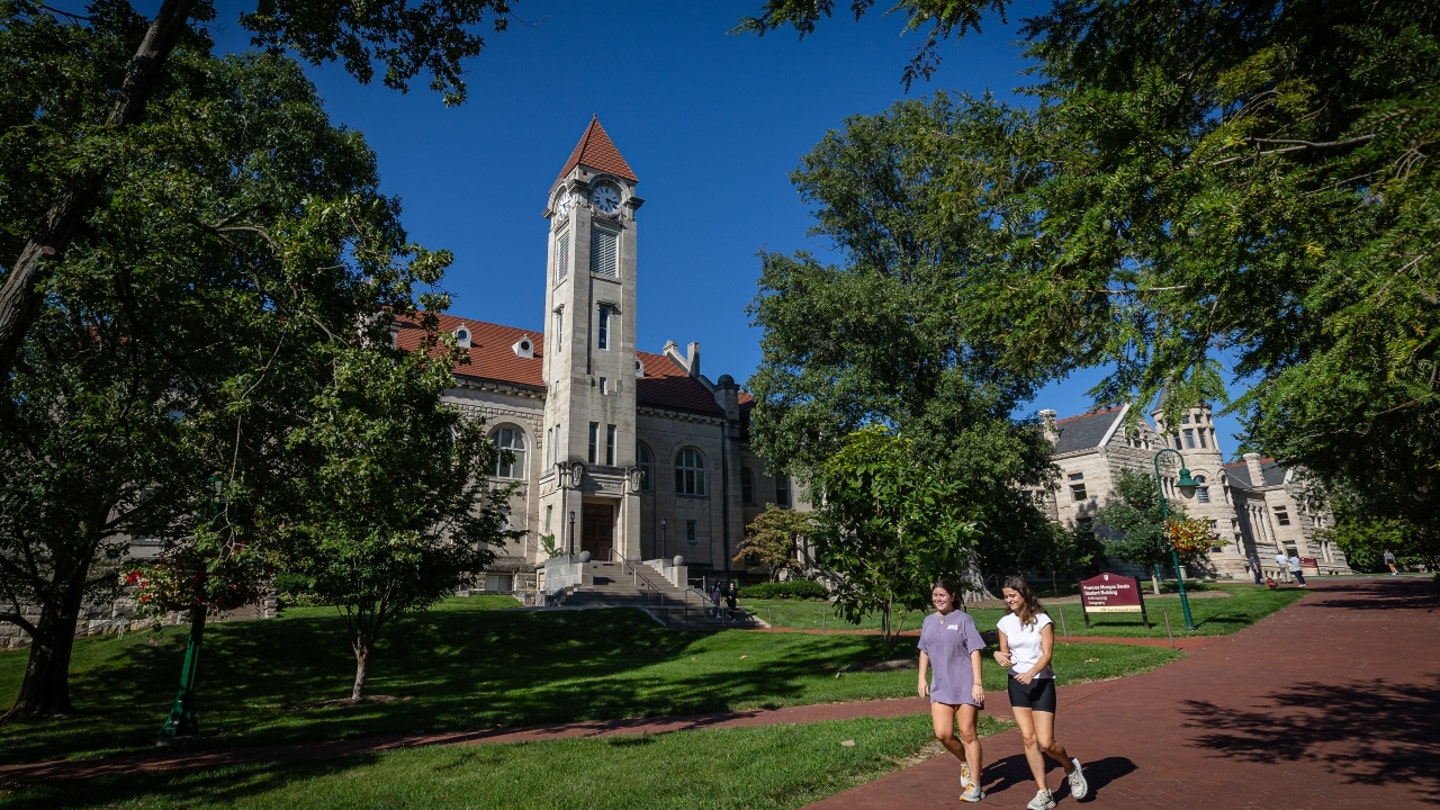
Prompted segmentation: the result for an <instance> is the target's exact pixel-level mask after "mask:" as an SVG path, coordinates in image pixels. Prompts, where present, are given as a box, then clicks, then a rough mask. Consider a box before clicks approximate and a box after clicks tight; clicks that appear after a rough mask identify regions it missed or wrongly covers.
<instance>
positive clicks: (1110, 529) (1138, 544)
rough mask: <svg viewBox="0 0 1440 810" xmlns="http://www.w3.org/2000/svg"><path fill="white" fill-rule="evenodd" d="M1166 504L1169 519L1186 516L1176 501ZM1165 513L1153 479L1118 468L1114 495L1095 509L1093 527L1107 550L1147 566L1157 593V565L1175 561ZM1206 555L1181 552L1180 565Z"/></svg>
mask: <svg viewBox="0 0 1440 810" xmlns="http://www.w3.org/2000/svg"><path fill="white" fill-rule="evenodd" d="M1166 505H1167V509H1168V512H1169V516H1170V519H1172V520H1183V519H1184V518H1185V512H1184V510H1183V509H1181V507H1180V505H1179V504H1176V503H1169V502H1168V501H1167V504H1166ZM1164 514H1165V513H1164V512H1163V511H1162V510H1161V505H1160V491H1159V488H1158V487H1157V486H1156V485H1155V478H1154V477H1153V476H1150V475H1146V474H1145V473H1142V472H1137V471H1135V470H1123V471H1121V473H1120V477H1119V478H1117V479H1116V480H1115V497H1114V498H1112V499H1111V500H1109V501H1107V502H1106V503H1105V504H1104V505H1103V506H1101V507H1100V508H1099V509H1096V510H1095V525H1096V529H1097V530H1099V532H1100V534H1101V535H1102V536H1103V537H1104V543H1105V551H1106V553H1107V554H1109V555H1110V556H1112V557H1115V558H1117V559H1121V560H1125V561H1127V562H1132V563H1135V564H1136V565H1141V566H1144V567H1145V568H1147V569H1149V571H1150V572H1151V573H1150V581H1151V586H1152V588H1153V589H1154V591H1155V593H1157V594H1158V593H1160V580H1159V578H1158V575H1157V574H1156V573H1155V572H1156V571H1157V570H1158V566H1162V565H1167V566H1168V565H1170V564H1172V563H1173V562H1174V561H1173V560H1172V558H1171V556H1170V552H1171V549H1172V547H1173V546H1172V545H1171V542H1170V537H1169V535H1168V533H1167V532H1166V526H1165V516H1164ZM1206 551H1208V549H1207V550H1206ZM1205 554H1206V552H1205V551H1200V552H1196V553H1183V552H1182V553H1180V554H1179V557H1180V564H1181V565H1193V564H1196V563H1199V562H1200V561H1202V560H1203V559H1204V558H1205Z"/></svg>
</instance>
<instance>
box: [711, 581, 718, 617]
mask: <svg viewBox="0 0 1440 810" xmlns="http://www.w3.org/2000/svg"><path fill="white" fill-rule="evenodd" d="M710 616H711V617H712V618H716V619H718V618H720V580H718V579H717V580H715V584H714V585H712V586H711V587H710Z"/></svg>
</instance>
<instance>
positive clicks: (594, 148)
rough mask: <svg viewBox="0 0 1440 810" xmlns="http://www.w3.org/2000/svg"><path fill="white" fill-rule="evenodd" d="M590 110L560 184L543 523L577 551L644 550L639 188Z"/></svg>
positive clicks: (551, 254) (551, 213) (550, 214)
mask: <svg viewBox="0 0 1440 810" xmlns="http://www.w3.org/2000/svg"><path fill="white" fill-rule="evenodd" d="M637 182H639V181H638V180H637V179H636V177H635V173H634V172H633V171H631V169H630V166H629V164H627V163H626V162H625V158H623V157H621V155H620V151H619V150H618V149H616V148H615V144H614V143H613V142H612V141H611V140H610V136H609V135H607V134H606V132H605V129H604V127H602V126H600V120H599V118H598V117H597V118H592V119H591V120H590V125H589V126H588V127H587V128H586V129H585V134H584V135H582V136H581V137H580V142H579V143H578V144H576V146H575V149H574V151H572V152H571V153H570V158H569V159H568V160H567V161H565V165H564V167H563V168H562V169H561V170H560V176H559V177H558V178H556V180H555V183H554V184H553V185H552V186H551V188H550V196H549V198H548V206H547V207H546V209H545V214H544V215H545V217H546V219H548V220H549V222H550V228H549V234H548V239H549V249H548V259H547V261H546V285H545V310H546V312H545V324H546V327H545V352H544V362H543V368H544V371H543V373H544V377H545V390H546V395H545V417H544V422H545V435H544V438H543V442H544V450H543V452H544V453H545V462H546V464H545V467H544V468H543V469H544V472H543V473H542V477H541V479H540V481H539V484H540V514H541V527H542V532H543V533H546V534H551V535H554V538H555V545H556V546H557V547H558V548H560V549H562V550H563V551H564V552H565V553H567V554H579V553H580V552H582V551H588V552H590V555H591V557H592V558H593V559H596V560H608V559H611V557H612V551H613V552H615V553H617V554H620V555H624V556H625V557H626V558H628V559H632V560H633V559H639V558H640V496H639V493H640V477H639V476H640V473H639V468H637V467H636V466H635V380H636V359H635V314H636V310H635V270H636V260H635V258H636V216H635V215H636V212H637V211H638V210H639V209H640V206H641V204H642V203H643V202H644V201H643V200H641V199H640V198H639V197H637V196H635V185H636V183H637Z"/></svg>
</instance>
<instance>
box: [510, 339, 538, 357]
mask: <svg viewBox="0 0 1440 810" xmlns="http://www.w3.org/2000/svg"><path fill="white" fill-rule="evenodd" d="M510 348H512V349H514V350H515V356H516V357H524V358H527V359H528V358H533V357H534V356H535V344H534V343H533V342H532V341H531V340H530V336H529V335H526V336H524V337H522V338H520V339H519V340H517V341H515V343H514V344H513V345H511V346H510Z"/></svg>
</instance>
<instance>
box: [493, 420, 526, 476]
mask: <svg viewBox="0 0 1440 810" xmlns="http://www.w3.org/2000/svg"><path fill="white" fill-rule="evenodd" d="M490 443H491V444H493V445H495V449H497V450H501V451H504V450H509V451H510V455H509V456H508V457H507V456H505V455H504V453H503V452H502V453H501V455H500V457H499V458H497V459H495V467H494V468H493V469H491V470H490V473H491V474H492V475H494V476H495V477H496V478H521V477H523V476H524V475H525V434H523V433H521V432H520V429H519V428H513V427H502V428H497V429H496V430H495V432H494V433H491V434H490Z"/></svg>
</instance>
